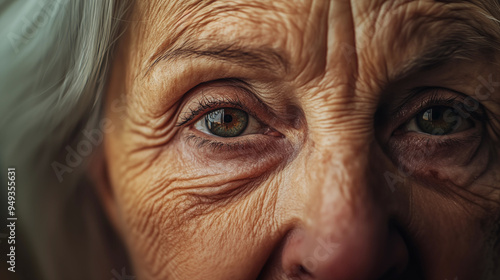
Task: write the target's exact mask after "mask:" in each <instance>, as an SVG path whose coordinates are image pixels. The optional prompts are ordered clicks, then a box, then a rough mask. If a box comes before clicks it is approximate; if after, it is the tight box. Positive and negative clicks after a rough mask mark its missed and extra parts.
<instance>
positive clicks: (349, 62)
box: [133, 0, 499, 86]
mask: <svg viewBox="0 0 500 280" xmlns="http://www.w3.org/2000/svg"><path fill="white" fill-rule="evenodd" d="M487 8H488V5H486V4H485V3H483V2H481V1H427V0H421V1H407V0H401V1H398V0H391V1H373V0H359V1H345V0H342V1H340V0H338V1H337V0H334V1H326V0H325V1H285V0H281V1H280V0H278V1H247V0H232V1H228V0H218V1H166V0H157V1H153V2H149V1H138V3H137V7H135V11H134V20H133V21H134V22H137V23H138V24H137V25H135V26H134V27H133V29H135V31H136V32H135V34H139V35H138V36H136V40H135V44H136V45H138V46H139V48H138V51H139V53H140V57H141V58H140V62H139V63H140V68H141V69H147V68H148V67H149V66H151V64H154V61H155V60H157V59H158V58H159V57H161V56H162V54H165V53H168V51H171V50H174V49H176V48H181V47H182V46H187V45H190V44H195V45H196V44H197V45H209V44H211V43H218V44H220V45H225V46H232V47H235V46H245V47H252V48H254V49H273V50H277V53H278V54H279V55H280V56H282V57H284V58H285V59H286V61H288V62H290V63H289V64H290V65H292V66H293V67H292V68H291V69H289V70H290V71H291V73H288V75H289V78H290V79H295V80H297V77H299V76H300V78H301V79H298V80H302V81H310V80H312V79H315V78H318V77H323V78H324V77H327V78H328V79H329V80H330V81H331V83H332V84H346V83H350V81H352V80H353V79H354V78H353V76H358V77H363V76H369V77H371V80H370V81H366V83H367V84H370V83H371V84H372V86H377V85H378V83H379V82H380V81H381V80H386V79H390V78H394V77H396V76H397V75H399V74H400V73H401V72H404V71H407V70H408V68H412V67H414V66H415V65H413V64H412V63H415V61H409V60H408V58H414V57H416V56H419V55H420V56H422V57H424V58H425V56H427V57H432V56H440V55H441V54H449V53H451V52H454V51H455V50H453V48H456V49H457V50H458V51H457V52H459V53H460V52H461V54H462V55H463V56H468V55H471V53H472V52H474V51H475V52H477V53H478V54H480V53H481V52H482V51H479V50H478V48H477V46H486V45H488V43H490V42H493V41H495V39H496V38H498V37H499V36H498V28H496V27H492V23H493V22H492V21H491V20H489V19H488V16H487V14H488V12H487ZM472 41H474V42H472ZM469 42H471V44H469ZM490 45H491V44H490ZM439 46H442V47H447V48H446V49H445V48H441V49H439ZM432 47H434V50H430V48H432ZM436 48H438V49H437V50H436ZM460 48H463V49H460ZM428 49H429V50H428ZM427 51H428V52H431V51H433V53H431V54H427V53H425V52H427ZM432 58H435V57H432ZM419 63H421V64H425V63H427V62H426V61H419ZM429 63H430V64H431V63H433V62H432V61H430V62H429ZM422 66H425V65H422ZM363 71H367V72H370V73H369V74H368V73H363ZM374 73H376V74H374Z"/></svg>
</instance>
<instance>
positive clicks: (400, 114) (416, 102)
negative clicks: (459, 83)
mask: <svg viewBox="0 0 500 280" xmlns="http://www.w3.org/2000/svg"><path fill="white" fill-rule="evenodd" d="M445 93H446V94H445ZM450 93H452V94H450ZM445 95H446V96H445ZM467 98H472V97H470V96H468V95H466V94H464V93H461V92H458V91H454V90H451V89H447V88H440V87H425V88H419V89H416V90H415V92H414V93H413V94H411V96H410V97H409V98H407V99H405V100H404V102H403V104H401V105H400V106H398V107H397V108H396V109H395V110H394V111H395V112H391V113H390V115H391V116H394V118H395V119H408V118H412V117H414V116H415V115H416V114H418V113H419V112H420V111H421V110H423V109H426V108H428V107H430V106H438V105H442V106H450V107H453V108H455V107H457V106H460V105H464V101H465V100H466V99H467ZM473 100H475V99H473ZM475 102H477V104H479V108H478V109H477V110H475V111H474V112H470V111H467V112H468V113H470V114H469V115H472V116H473V117H475V118H477V119H483V117H484V115H485V114H484V106H483V105H482V104H481V103H480V102H479V101H477V100H475ZM464 111H465V109H464ZM478 111H479V112H478Z"/></svg>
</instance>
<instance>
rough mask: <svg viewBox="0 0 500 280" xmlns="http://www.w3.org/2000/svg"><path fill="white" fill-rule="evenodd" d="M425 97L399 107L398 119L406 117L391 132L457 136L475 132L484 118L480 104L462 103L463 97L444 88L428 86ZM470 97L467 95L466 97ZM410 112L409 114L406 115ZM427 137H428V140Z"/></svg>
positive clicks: (439, 138) (438, 137) (437, 137)
mask: <svg viewBox="0 0 500 280" xmlns="http://www.w3.org/2000/svg"><path fill="white" fill-rule="evenodd" d="M423 94H424V97H423V98H422V99H420V100H417V101H415V102H413V103H410V105H409V106H406V107H405V108H404V109H402V110H401V113H400V116H399V117H398V118H399V119H403V120H406V121H405V122H404V123H403V124H402V125H400V126H399V127H398V129H396V131H395V132H394V135H398V136H401V135H406V136H412V137H419V138H428V139H430V140H436V141H441V142H442V141H445V140H453V139H455V140H457V139H460V137H463V136H466V135H469V134H470V133H473V134H474V135H477V134H478V132H479V131H480V130H481V129H482V127H483V124H484V121H485V119H486V118H485V113H484V109H483V108H482V106H481V105H480V104H479V103H478V102H477V101H475V100H474V101H473V102H475V103H474V108H473V110H471V109H470V108H471V106H469V105H467V104H465V103H466V102H465V97H464V96H463V95H460V94H458V93H454V92H453V91H449V90H445V89H430V90H428V92H427V96H425V95H426V93H425V92H424V93H423ZM470 100H472V99H469V101H470ZM408 116H409V117H408ZM430 140H429V141H430Z"/></svg>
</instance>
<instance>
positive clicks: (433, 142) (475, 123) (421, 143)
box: [385, 88, 488, 177]
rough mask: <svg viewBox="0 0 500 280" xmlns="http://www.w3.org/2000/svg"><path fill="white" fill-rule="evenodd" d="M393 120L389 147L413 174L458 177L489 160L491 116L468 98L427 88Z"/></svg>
mask: <svg viewBox="0 0 500 280" xmlns="http://www.w3.org/2000/svg"><path fill="white" fill-rule="evenodd" d="M388 114H389V116H388V118H387V117H386V121H385V123H386V124H389V125H388V127H389V129H388V132H390V135H388V140H387V142H386V144H385V145H386V146H385V147H386V149H387V151H388V154H389V155H390V157H391V158H392V159H393V161H394V162H395V163H396V164H397V165H398V166H399V167H400V168H401V169H402V170H405V172H406V173H408V174H414V175H417V174H420V176H425V177H428V176H430V177H436V176H437V175H436V174H438V173H439V174H441V172H445V173H446V175H445V174H444V173H443V174H441V175H439V176H444V177H446V176H457V175H451V174H455V173H456V172H457V170H458V169H459V167H460V168H466V167H467V166H469V165H471V164H473V163H474V162H476V161H477V160H481V158H482V157H484V156H485V155H487V154H488V150H487V146H486V145H483V144H484V141H483V139H484V138H485V137H486V136H485V133H484V132H485V129H486V126H487V124H488V118H487V114H486V110H485V108H484V107H483V106H482V104H481V103H479V102H478V101H475V100H474V99H472V98H471V97H468V96H467V95H465V94H463V93H460V92H456V91H453V90H450V89H445V88H422V89H419V90H418V91H417V93H415V94H414V96H413V97H412V98H409V99H408V100H404V102H402V105H400V106H397V108H396V109H395V110H390V112H389V113H388ZM483 161H484V160H483ZM483 161H481V162H483ZM436 172H437V173H436ZM432 174H434V175H432Z"/></svg>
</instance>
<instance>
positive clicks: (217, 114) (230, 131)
mask: <svg viewBox="0 0 500 280" xmlns="http://www.w3.org/2000/svg"><path fill="white" fill-rule="evenodd" d="M194 127H195V128H196V129H198V130H200V131H202V132H204V133H207V134H209V135H215V136H218V137H237V136H242V135H246V134H256V133H258V132H259V130H260V129H261V125H260V123H259V122H258V121H257V120H256V119H255V118H254V117H252V116H250V115H249V114H248V113H247V112H245V111H243V110H240V109H236V108H220V109H216V110H213V111H210V112H208V113H206V114H205V115H204V116H203V117H202V118H201V119H200V120H199V121H197V122H196V123H195V125H194Z"/></svg>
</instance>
